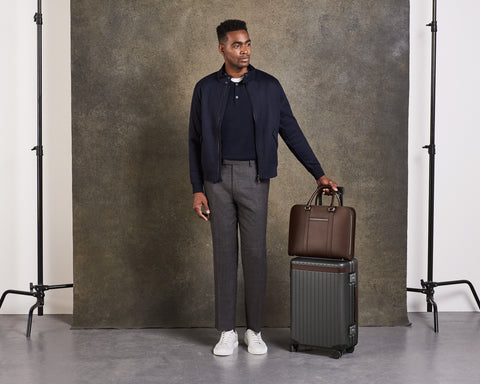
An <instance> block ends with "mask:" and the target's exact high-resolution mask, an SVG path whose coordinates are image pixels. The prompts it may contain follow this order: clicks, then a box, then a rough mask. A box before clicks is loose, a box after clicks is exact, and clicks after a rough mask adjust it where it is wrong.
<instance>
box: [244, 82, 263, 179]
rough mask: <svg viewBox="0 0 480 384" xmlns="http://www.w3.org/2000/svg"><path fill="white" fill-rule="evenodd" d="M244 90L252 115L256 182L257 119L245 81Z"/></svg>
mask: <svg viewBox="0 0 480 384" xmlns="http://www.w3.org/2000/svg"><path fill="white" fill-rule="evenodd" d="M245 90H246V91H247V96H248V101H249V102H250V108H252V117H253V132H254V140H255V156H256V157H257V161H256V162H255V164H256V167H257V177H256V181H257V183H259V182H260V172H259V170H258V163H259V161H258V149H257V119H256V118H255V110H254V109H253V103H252V99H251V98H250V93H249V92H248V87H247V83H246V82H245Z"/></svg>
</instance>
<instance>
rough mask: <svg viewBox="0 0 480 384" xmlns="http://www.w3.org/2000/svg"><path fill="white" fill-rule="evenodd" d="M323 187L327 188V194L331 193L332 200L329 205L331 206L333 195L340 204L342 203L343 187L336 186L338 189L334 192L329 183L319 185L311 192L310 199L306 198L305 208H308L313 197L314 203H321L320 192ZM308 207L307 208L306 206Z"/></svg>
mask: <svg viewBox="0 0 480 384" xmlns="http://www.w3.org/2000/svg"><path fill="white" fill-rule="evenodd" d="M325 189H328V190H329V194H330V195H332V201H331V202H330V207H333V201H334V199H335V197H337V199H338V202H339V204H340V205H343V194H344V192H345V188H343V187H338V188H337V189H338V191H337V192H335V191H334V190H333V189H332V187H330V186H329V185H319V186H318V187H317V189H316V190H315V192H313V195H312V197H310V200H308V203H307V206H306V207H305V209H307V210H308V209H310V206H311V205H312V203H313V199H315V205H322V193H323V191H324V190H325ZM307 207H308V208H307Z"/></svg>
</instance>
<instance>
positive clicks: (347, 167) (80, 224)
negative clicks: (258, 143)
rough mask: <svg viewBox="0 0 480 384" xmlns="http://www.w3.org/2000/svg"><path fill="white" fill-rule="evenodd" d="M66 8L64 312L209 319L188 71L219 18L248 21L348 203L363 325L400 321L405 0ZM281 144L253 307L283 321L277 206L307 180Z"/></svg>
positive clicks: (210, 62)
mask: <svg viewBox="0 0 480 384" xmlns="http://www.w3.org/2000/svg"><path fill="white" fill-rule="evenodd" d="M71 12H72V14H71V16H72V23H71V28H72V119H73V213H74V277H75V278H74V280H75V281H74V282H75V289H74V326H75V327H150V326H152V327H153V326H167V327H190V326H195V327H197V326H202V327H203V326H213V324H214V323H213V313H214V306H213V300H214V297H213V276H212V260H211V259H212V255H211V251H212V246H211V242H210V231H209V227H208V224H206V223H204V222H202V221H201V220H200V219H197V218H196V217H195V216H194V214H193V211H192V208H191V205H192V194H191V187H190V183H189V177H188V166H187V159H188V155H187V130H188V128H187V127H188V115H189V106H190V98H191V94H192V91H193V87H194V85H195V83H196V82H197V81H198V80H199V79H200V78H202V77H203V76H205V75H207V74H209V73H211V72H214V71H216V70H218V69H219V68H220V66H221V65H222V57H221V56H220V54H219V53H218V51H217V42H216V33H215V27H216V26H217V25H218V24H219V22H221V21H223V20H224V19H226V18H241V19H245V20H246V21H247V25H248V28H249V32H250V37H251V38H252V41H253V54H252V64H253V65H254V66H256V67H257V68H259V69H262V70H265V71H267V72H269V73H271V74H272V75H274V76H276V77H277V78H278V79H279V80H280V82H281V83H282V85H283V87H284V89H285V91H286V93H287V96H288V97H289V100H290V103H291V106H292V109H293V111H294V113H295V115H296V117H297V119H298V121H299V123H300V126H301V127H302V128H303V130H304V132H305V134H306V136H307V137H308V139H309V141H310V143H311V145H312V147H313V148H314V151H315V152H316V153H317V155H318V157H319V159H320V161H321V163H322V165H323V167H324V169H325V170H326V172H327V174H328V175H329V176H330V177H332V178H333V179H335V180H336V181H338V182H339V184H341V185H343V186H344V187H345V189H346V195H345V204H346V205H349V206H353V207H355V208H356V210H357V217H358V221H357V247H356V254H357V257H358V259H359V264H360V323H361V325H405V324H407V323H408V319H407V314H406V294H405V281H406V240H407V239H406V237H407V120H408V116H407V114H408V58H409V45H408V44H409V36H408V30H409V25H408V22H409V2H408V0H401V1H399V0H363V1H351V0H309V1H286V0H283V1H279V0H277V1H261V2H259V1H253V0H237V1H234V2H230V1H225V0H208V1H207V0H205V1H187V0H177V1H171V0H169V1H167V0H139V1H130V0H115V1H114V0H104V1H97V0H95V1H94V0H82V1H72V2H71ZM279 151H280V154H279V156H280V160H279V163H280V164H279V176H278V177H277V178H276V179H275V180H274V181H273V182H272V185H271V195H270V207H269V209H270V211H269V220H270V221H269V229H268V239H269V240H268V266H269V279H268V291H267V300H266V311H265V325H266V326H275V327H277V326H288V325H289V323H290V315H289V307H290V301H289V300H290V299H289V261H290V258H289V256H287V231H288V216H289V209H290V206H291V205H293V204H295V203H300V202H304V201H306V200H307V199H308V197H309V196H310V194H311V193H312V191H313V190H314V188H315V183H314V180H313V178H312V177H311V176H310V175H309V174H308V173H307V172H306V171H305V170H304V169H303V168H302V166H301V165H300V164H299V163H298V162H297V161H296V160H295V159H294V157H293V155H292V154H291V153H290V152H289V151H288V149H287V148H286V146H285V145H284V144H283V142H282V143H281V144H280V148H279ZM240 284H242V282H241V281H240ZM240 291H241V289H240ZM238 306H239V316H238V317H239V318H238V322H239V325H241V324H243V322H244V318H243V298H242V297H239V302H238Z"/></svg>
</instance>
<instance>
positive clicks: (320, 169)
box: [312, 167, 325, 180]
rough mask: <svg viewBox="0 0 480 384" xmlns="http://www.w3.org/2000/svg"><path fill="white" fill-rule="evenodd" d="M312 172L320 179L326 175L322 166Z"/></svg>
mask: <svg viewBox="0 0 480 384" xmlns="http://www.w3.org/2000/svg"><path fill="white" fill-rule="evenodd" d="M312 174H313V177H315V180H318V179H319V178H320V177H322V176H324V175H325V172H323V169H322V167H318V168H316V169H314V170H313V172H312Z"/></svg>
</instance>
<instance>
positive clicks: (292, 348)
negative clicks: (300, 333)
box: [290, 344, 298, 352]
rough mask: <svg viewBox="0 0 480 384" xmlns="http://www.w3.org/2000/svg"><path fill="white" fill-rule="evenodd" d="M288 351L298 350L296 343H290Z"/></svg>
mask: <svg viewBox="0 0 480 384" xmlns="http://www.w3.org/2000/svg"><path fill="white" fill-rule="evenodd" d="M290 352H298V344H290Z"/></svg>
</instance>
